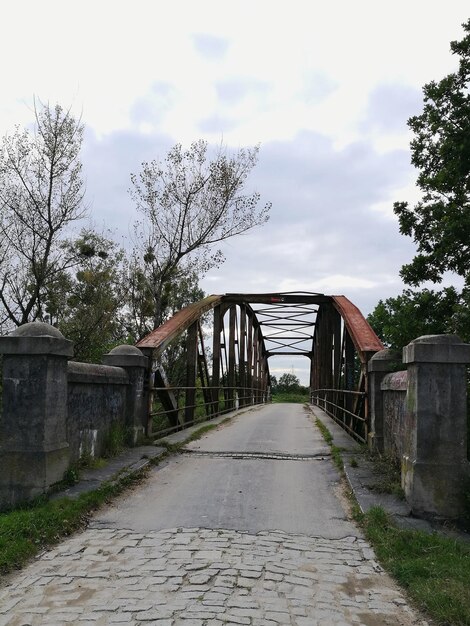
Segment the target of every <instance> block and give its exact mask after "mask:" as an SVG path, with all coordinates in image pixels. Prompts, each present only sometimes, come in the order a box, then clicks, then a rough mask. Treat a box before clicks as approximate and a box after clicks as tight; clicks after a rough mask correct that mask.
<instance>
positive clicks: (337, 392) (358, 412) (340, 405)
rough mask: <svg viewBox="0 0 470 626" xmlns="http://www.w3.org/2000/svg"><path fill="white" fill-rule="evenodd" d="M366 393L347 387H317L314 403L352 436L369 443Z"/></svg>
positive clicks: (313, 393)
mask: <svg viewBox="0 0 470 626" xmlns="http://www.w3.org/2000/svg"><path fill="white" fill-rule="evenodd" d="M365 401H366V393H365V392H363V391H349V390H346V389H315V390H314V391H312V404H316V405H317V406H318V407H320V408H321V409H323V410H324V411H325V413H327V414H328V415H329V416H330V417H332V418H333V419H334V420H335V422H337V423H338V424H339V425H340V426H341V428H344V430H346V431H347V432H348V433H349V434H350V435H351V437H354V439H357V441H360V442H361V443H367V434H368V424H367V419H366V417H364V413H365Z"/></svg>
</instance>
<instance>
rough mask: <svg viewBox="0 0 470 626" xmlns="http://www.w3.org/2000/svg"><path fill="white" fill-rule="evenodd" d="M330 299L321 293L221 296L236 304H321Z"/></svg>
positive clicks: (227, 294) (236, 294)
mask: <svg viewBox="0 0 470 626" xmlns="http://www.w3.org/2000/svg"><path fill="white" fill-rule="evenodd" d="M330 300H331V296H325V295H324V294H322V293H315V294H312V293H305V294H302V293H226V294H225V295H224V296H223V301H224V302H227V303H231V302H236V303H237V304H238V303H240V302H245V303H247V304H323V303H325V302H330Z"/></svg>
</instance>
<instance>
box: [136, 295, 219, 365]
mask: <svg viewBox="0 0 470 626" xmlns="http://www.w3.org/2000/svg"><path fill="white" fill-rule="evenodd" d="M221 300H222V296H217V295H213V296H208V297H207V298H204V300H201V301H200V302H195V303H194V304H190V305H189V306H187V307H185V308H184V309H181V311H178V313H176V314H175V315H173V317H172V318H170V319H169V320H168V321H166V322H165V323H164V324H162V325H161V326H159V327H158V328H156V329H155V330H153V331H152V332H151V333H149V334H148V335H146V336H145V337H144V338H143V339H141V340H140V341H138V342H137V343H136V346H137V347H138V348H151V349H152V350H153V351H154V357H156V356H157V355H158V354H161V353H162V352H163V351H164V350H165V348H167V347H168V345H169V344H170V343H171V342H172V341H173V340H174V339H176V337H178V336H179V335H181V333H182V332H184V331H185V330H186V329H187V328H188V327H189V326H191V324H192V323H193V322H196V321H197V320H199V319H200V318H201V316H202V315H204V313H207V311H210V310H211V309H213V308H214V307H215V306H217V305H218V304H220V302H221Z"/></svg>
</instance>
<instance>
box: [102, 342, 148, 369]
mask: <svg viewBox="0 0 470 626" xmlns="http://www.w3.org/2000/svg"><path fill="white" fill-rule="evenodd" d="M103 363H104V364H105V365H115V366H117V367H147V363H148V358H147V357H146V356H144V355H143V354H142V352H141V351H140V350H139V348H137V347H136V346H131V345H128V344H124V345H121V346H116V347H115V348H113V349H112V350H111V351H110V352H108V354H105V355H104V357H103Z"/></svg>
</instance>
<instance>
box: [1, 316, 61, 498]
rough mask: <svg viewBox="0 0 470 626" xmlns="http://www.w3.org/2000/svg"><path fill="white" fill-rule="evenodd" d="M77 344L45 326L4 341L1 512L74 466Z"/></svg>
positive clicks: (35, 324)
mask: <svg viewBox="0 0 470 626" xmlns="http://www.w3.org/2000/svg"><path fill="white" fill-rule="evenodd" d="M72 345H73V344H72V342H71V341H69V340H67V339H65V338H64V337H63V335H62V334H61V333H60V332H59V331H58V330H57V329H56V328H53V327H52V326H49V324H43V323H42V322H31V323H29V324H25V325H24V326H20V327H19V328H17V329H16V330H15V331H13V333H11V335H8V336H7V337H1V338H0V353H1V354H3V412H2V419H1V420H0V442H1V445H0V458H1V460H2V471H1V472H0V510H2V509H8V508H10V507H14V506H15V505H17V504H19V503H21V502H23V501H26V500H31V499H32V498H34V497H36V496H38V495H40V494H42V493H44V492H45V491H47V489H49V487H50V486H51V485H53V484H54V483H56V482H58V481H60V480H62V478H63V475H64V472H65V471H66V470H67V469H68V467H69V459H70V449H69V444H68V443H67V358H68V357H71V356H72V355H73V348H72Z"/></svg>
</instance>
